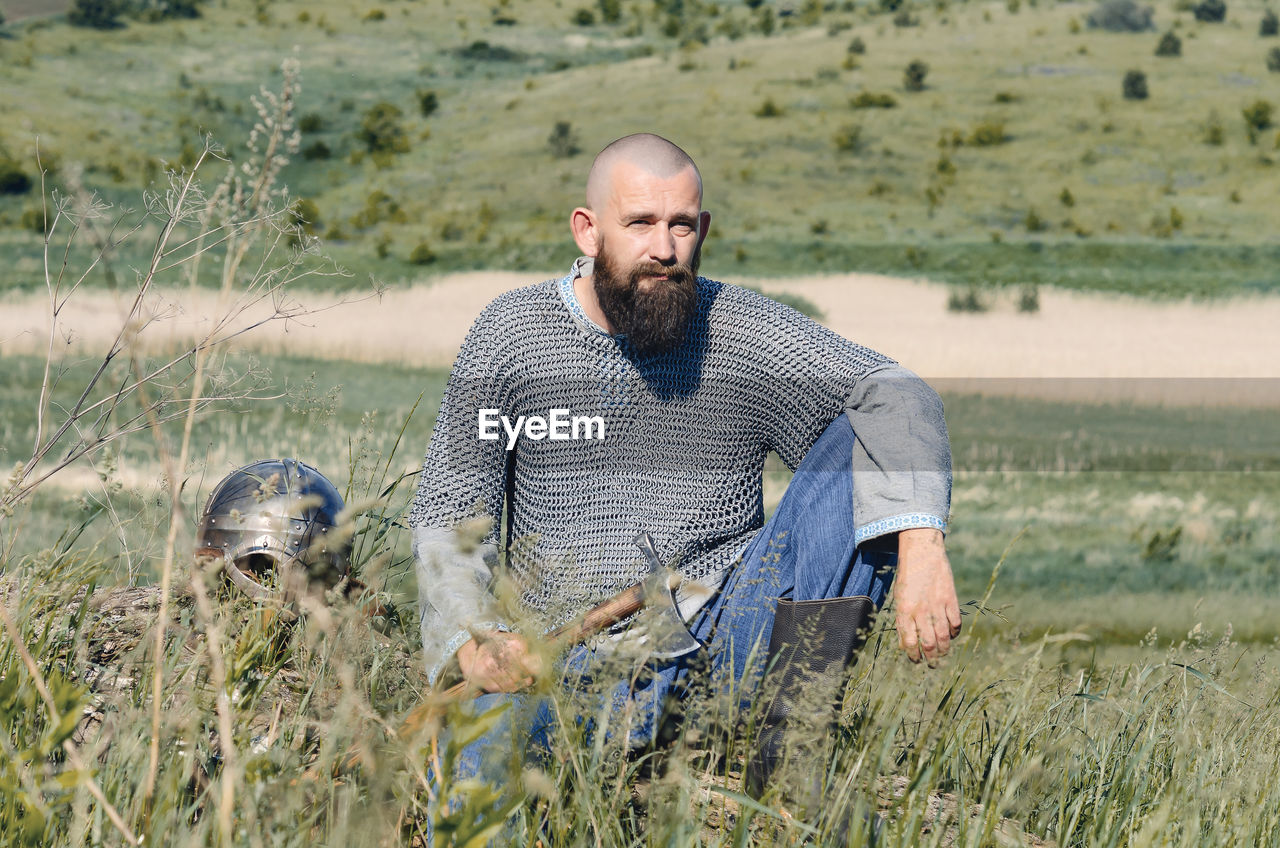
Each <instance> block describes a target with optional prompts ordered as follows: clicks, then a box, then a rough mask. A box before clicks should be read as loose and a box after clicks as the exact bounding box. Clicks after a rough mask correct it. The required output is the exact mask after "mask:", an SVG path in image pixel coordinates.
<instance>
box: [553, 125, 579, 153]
mask: <svg viewBox="0 0 1280 848" xmlns="http://www.w3.org/2000/svg"><path fill="white" fill-rule="evenodd" d="M547 147H549V148H551V155H552V156H554V157H556V158H557V159H568V158H570V157H571V156H577V155H578V154H579V153H581V152H582V147H581V145H579V144H578V134H577V133H575V132H574V131H573V124H571V123H569V122H568V121H556V125H555V126H554V127H553V128H552V129H551V135H549V136H547Z"/></svg>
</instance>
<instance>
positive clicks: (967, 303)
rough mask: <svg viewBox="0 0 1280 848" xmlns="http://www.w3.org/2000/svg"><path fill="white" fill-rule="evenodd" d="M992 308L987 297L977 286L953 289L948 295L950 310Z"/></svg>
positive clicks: (963, 310) (974, 310)
mask: <svg viewBox="0 0 1280 848" xmlns="http://www.w3.org/2000/svg"><path fill="white" fill-rule="evenodd" d="M990 308H991V307H990V306H989V305H988V304H987V301H986V299H985V298H983V297H982V295H981V294H979V293H978V288H977V286H969V287H968V288H966V289H964V290H960V289H952V290H951V293H950V294H949V295H947V311H948V312H986V311H987V310H988V309H990Z"/></svg>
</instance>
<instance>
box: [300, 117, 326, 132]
mask: <svg viewBox="0 0 1280 848" xmlns="http://www.w3.org/2000/svg"><path fill="white" fill-rule="evenodd" d="M322 129H324V116H323V115H321V114H319V113H318V112H308V113H307V114H305V115H303V116H302V117H301V118H299V119H298V132H304V133H314V132H320V130H322Z"/></svg>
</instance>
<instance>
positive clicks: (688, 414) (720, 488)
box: [410, 278, 945, 641]
mask: <svg viewBox="0 0 1280 848" xmlns="http://www.w3.org/2000/svg"><path fill="white" fill-rule="evenodd" d="M570 279H571V278H570ZM568 282H569V281H566V280H561V281H557V280H548V281H546V282H543V283H539V284H536V285H533V286H529V287H527V288H521V289H517V290H513V291H510V292H507V293H506V294H504V295H502V296H500V297H498V298H497V299H496V300H495V301H493V302H492V303H491V304H490V305H489V306H488V307H487V308H486V309H485V310H484V311H483V312H482V314H481V315H480V316H479V318H478V319H477V320H476V322H475V324H474V326H473V327H472V329H471V331H470V333H469V335H468V336H467V338H466V341H465V342H464V343H463V346H462V348H461V351H460V353H459V354H458V359H457V362H456V363H455V365H454V368H453V372H452V374H451V376H450V379H449V382H448V385H447V387H446V389H445V394H444V399H443V402H442V404H441V408H440V414H439V418H438V419H437V421H436V425H435V430H434V433H433V435H432V439H431V443H430V446H429V448H428V450H427V455H426V461H425V463H424V465H423V472H422V478H421V482H420V485H419V489H418V493H417V496H416V498H415V499H414V502H413V505H412V508H411V511H410V522H411V524H412V525H413V526H414V527H415V528H440V529H444V530H447V529H450V528H453V527H454V526H455V525H456V524H458V523H459V522H460V521H463V520H466V519H469V518H473V517H475V516H476V515H478V514H483V515H489V516H492V517H494V518H495V521H494V523H493V529H492V530H491V531H490V533H489V535H488V538H487V539H486V540H485V541H486V542H487V543H489V544H496V543H498V541H499V533H498V527H499V524H500V522H499V521H497V520H496V519H497V517H499V516H501V514H502V508H503V502H504V498H505V496H506V493H507V491H508V488H509V490H510V492H511V495H512V503H511V504H510V505H509V507H508V510H509V511H508V519H507V520H508V522H509V537H508V539H509V540H510V541H511V542H512V544H511V548H510V550H509V551H508V556H507V563H506V565H507V569H508V571H509V573H510V575H511V576H512V577H514V579H515V581H516V585H517V586H518V587H519V592H520V598H521V601H522V603H523V604H524V605H525V606H526V607H527V608H528V609H529V610H530V611H532V612H533V613H535V614H536V616H537V617H538V618H540V619H541V620H543V621H544V622H545V623H546V626H548V627H551V626H555V625H557V624H560V623H563V622H564V621H566V620H568V619H570V618H571V617H572V616H574V615H576V614H579V613H581V612H582V611H584V610H585V609H587V608H589V607H590V606H591V605H592V604H595V603H597V602H599V601H601V600H604V599H606V598H609V597H610V596H612V595H614V594H616V593H618V592H620V591H622V590H623V589H625V588H626V587H628V586H630V585H631V584H633V583H635V582H636V581H637V580H640V579H642V578H643V576H644V575H645V573H646V571H645V566H644V564H643V562H642V561H641V558H640V554H639V552H638V551H637V549H636V548H635V546H634V545H633V543H632V540H633V539H634V537H635V536H636V534H637V533H638V532H639V531H641V530H647V531H649V532H650V533H651V534H652V535H653V538H654V540H655V542H656V544H657V546H658V550H659V552H660V554H661V555H662V557H663V559H664V560H666V561H668V562H672V563H674V565H675V567H676V569H677V570H678V571H679V572H681V573H682V574H683V575H684V576H685V577H686V578H688V579H691V580H693V581H696V582H698V583H700V584H703V585H705V586H708V587H711V588H715V587H716V586H718V585H719V584H720V582H721V580H722V579H723V576H724V574H725V572H726V570H727V569H728V568H729V567H730V566H731V565H732V564H733V561H734V559H735V557H737V556H738V554H739V553H740V552H741V551H742V550H743V549H744V547H745V545H746V543H747V541H748V540H749V539H750V537H751V535H752V534H753V533H755V532H756V531H757V530H758V529H759V528H760V527H761V526H762V525H763V522H764V509H763V503H762V488H761V473H762V470H763V467H764V463H765V458H766V455H767V453H768V452H769V451H771V450H772V451H775V452H777V454H778V455H779V456H780V457H781V458H782V460H783V461H784V462H785V463H786V464H787V466H788V467H790V468H792V469H794V468H795V467H796V465H797V464H798V463H799V462H800V460H801V459H802V458H803V457H804V455H805V453H806V452H807V451H808V449H809V448H810V447H811V446H812V444H813V443H814V442H815V441H816V440H817V438H818V436H819V435H821V433H822V431H823V429H824V428H825V427H826V426H827V425H828V424H829V423H830V422H831V421H833V420H834V419H835V418H836V416H838V415H839V414H840V413H841V412H842V410H843V408H844V402H845V399H846V398H847V397H848V396H849V394H850V392H851V390H852V389H853V387H854V385H855V383H856V382H857V381H858V379H859V378H860V377H861V376H863V375H865V374H866V373H867V372H868V371H870V370H872V369H877V368H880V367H882V366H885V365H892V364H893V363H892V361H891V360H889V359H888V358H886V357H884V356H882V355H880V354H878V353H876V352H874V351H872V350H869V349H867V348H865V347H861V346H859V345H856V344H854V343H852V342H850V341H848V340H846V339H844V338H841V337H840V336H838V335H836V334H835V333H833V332H831V331H829V330H827V329H826V328H825V327H822V326H821V325H819V324H818V323H817V322H815V321H812V320H810V319H809V318H807V317H805V316H804V315H802V314H801V313H799V312H797V311H796V310H794V309H791V308H789V307H786V306H783V305H781V304H779V303H777V302H775V301H773V300H770V299H769V298H767V297H764V296H763V295H760V294H758V293H756V292H753V291H750V290H747V289H743V288H740V287H738V286H733V285H728V284H724V283H719V282H715V281H712V280H707V279H705V278H699V279H698V306H697V309H696V312H695V315H694V317H693V319H692V323H691V325H690V328H689V335H688V339H687V341H686V343H685V344H683V345H681V346H680V347H678V348H677V349H676V350H674V351H672V352H669V353H666V354H660V355H655V356H649V357H640V356H637V355H636V354H635V352H634V351H633V350H632V349H631V348H630V347H629V345H628V343H627V341H626V339H625V337H622V336H610V335H608V334H606V333H604V332H603V331H601V330H600V329H599V328H598V327H595V325H594V324H592V323H591V322H589V321H588V320H587V319H586V317H585V315H582V314H581V308H580V307H579V306H578V305H577V302H576V300H574V299H573V298H572V297H571V296H570V297H569V302H567V301H566V298H565V297H564V296H562V294H561V291H560V287H561V286H564V285H566V284H567V283H568ZM575 309H576V311H577V312H578V314H575ZM485 408H493V409H500V410H501V412H502V414H504V415H506V416H507V417H508V418H510V419H511V421H512V422H514V421H515V419H516V416H518V415H537V416H543V417H549V415H550V411H551V410H553V409H567V410H568V411H569V413H570V414H572V415H582V416H596V415H598V416H601V417H602V418H603V419H604V420H605V438H604V439H603V440H602V441H596V440H565V441H552V440H549V439H543V440H540V441H534V440H531V439H528V438H524V437H522V438H521V439H520V441H519V442H518V444H517V446H516V448H515V449H514V450H513V451H511V453H510V454H508V452H507V450H506V443H507V436H506V433H505V432H502V433H501V438H500V439H499V440H497V441H482V440H480V439H479V438H478V433H477V421H478V414H479V411H480V410H481V409H485ZM508 474H510V475H511V477H510V479H508ZM943 514H944V515H945V512H944V513H943ZM422 573H423V572H421V571H420V575H421V574H422ZM422 594H423V597H424V599H427V598H430V599H431V600H430V603H431V605H432V606H433V607H436V609H437V614H438V615H441V616H443V617H444V618H446V619H456V620H457V621H467V620H468V618H467V615H468V613H467V612H466V611H461V612H460V611H458V610H450V609H447V607H448V606H449V605H450V604H457V603H466V602H467V601H466V599H462V598H454V599H448V598H440V597H438V596H433V595H432V587H430V586H426V587H423V588H422ZM704 594H705V593H704ZM480 614H481V613H480V611H479V610H476V611H474V615H475V616H479V615H480ZM424 615H425V613H424ZM472 620H474V619H472ZM464 626H465V625H464ZM428 629H430V628H429V627H428V622H427V621H426V620H425V619H424V637H425V636H427V630H428ZM449 635H450V634H449V633H443V634H439V636H440V638H441V641H443V639H445V638H448V636H449Z"/></svg>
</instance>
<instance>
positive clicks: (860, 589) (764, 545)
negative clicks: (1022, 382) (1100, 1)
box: [456, 415, 897, 779]
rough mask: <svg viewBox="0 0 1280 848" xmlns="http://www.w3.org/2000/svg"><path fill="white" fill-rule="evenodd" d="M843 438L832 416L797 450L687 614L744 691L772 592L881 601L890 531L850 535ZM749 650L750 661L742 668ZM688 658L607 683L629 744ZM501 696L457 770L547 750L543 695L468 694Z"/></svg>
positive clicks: (586, 654) (576, 668) (646, 733)
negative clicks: (763, 517)
mask: <svg viewBox="0 0 1280 848" xmlns="http://www.w3.org/2000/svg"><path fill="white" fill-rule="evenodd" d="M853 445H854V436H853V428H852V426H851V425H850V423H849V420H848V418H846V417H845V416H843V415H841V416H840V417H839V418H837V419H836V420H835V421H834V422H833V423H832V424H831V425H830V426H828V427H827V429H826V430H825V431H824V432H823V434H822V435H821V436H820V437H819V439H818V441H817V442H815V443H814V445H813V447H812V448H811V449H810V450H809V452H808V454H806V455H805V458H804V460H803V461H802V462H801V463H800V466H799V467H798V468H797V469H796V473H795V475H794V477H792V480H791V483H790V485H788V486H787V490H786V493H785V494H784V495H783V497H782V500H781V501H780V502H779V503H778V508H777V509H776V510H775V511H774V513H773V516H772V517H771V518H770V519H769V521H768V522H767V523H766V524H765V526H764V527H763V528H761V530H760V531H759V532H758V533H757V534H756V535H755V536H754V537H753V538H752V540H751V542H750V543H749V544H748V545H747V548H746V550H745V551H744V552H743V554H742V557H741V559H740V561H739V562H738V563H737V564H736V565H735V566H734V568H733V570H732V572H731V573H730V574H729V576H728V578H727V579H726V581H725V583H724V585H723V586H722V587H721V588H720V590H719V591H718V592H717V593H716V595H715V597H713V598H712V599H711V600H710V601H708V602H707V604H705V605H704V606H703V607H702V609H701V610H699V612H698V613H697V614H696V615H695V616H694V617H693V619H692V621H690V622H689V629H690V630H691V631H692V633H693V635H694V636H695V637H696V638H697V639H698V641H699V642H702V643H703V644H704V645H706V646H707V650H708V657H707V659H709V661H710V672H711V674H712V675H713V676H715V677H717V678H718V679H720V680H723V681H729V680H731V681H732V682H733V683H734V684H735V685H736V687H737V691H739V692H741V693H742V694H743V696H744V697H749V696H750V694H751V692H752V690H753V688H754V686H755V685H756V684H757V683H758V680H759V677H760V670H761V669H762V667H763V654H764V651H765V647H766V646H767V645H768V643H769V634H770V632H771V631H772V629H773V617H774V611H775V609H776V604H777V601H778V599H779V598H790V599H792V600H796V601H810V600H823V599H828V598H840V597H850V596H854V595H867V596H870V597H871V599H872V601H873V602H874V603H875V605H876V607H877V608H879V607H880V606H881V605H882V604H883V603H884V600H885V596H886V594H887V593H888V591H889V586H890V584H891V582H892V580H893V571H894V567H895V566H896V564H897V546H896V537H895V538H894V539H893V540H871V541H869V542H867V543H864V544H863V545H862V546H858V545H856V544H855V542H854V526H853V474H852V456H853ZM753 651H755V654H756V658H757V661H756V662H755V663H752V664H751V665H750V666H749V665H748V659H749V657H750V656H751V655H752V652H753ZM595 664H596V663H595V662H594V658H593V655H592V653H591V651H590V650H589V649H588V648H587V647H586V646H582V645H579V646H578V647H577V648H575V649H574V650H572V651H571V652H570V653H569V655H568V657H567V658H566V660H565V665H566V668H567V669H569V670H570V671H571V674H572V673H576V674H581V675H590V674H591V669H592V667H593V666H594V665H595ZM606 665H607V664H606ZM690 665H691V664H690V662H689V661H688V660H687V659H685V660H673V661H669V662H667V663H665V664H660V665H657V666H656V667H653V668H651V669H650V673H649V674H646V675H645V676H644V678H645V679H644V683H643V684H642V685H636V684H635V683H633V682H632V681H625V682H622V683H619V684H618V685H617V686H616V687H615V688H614V690H613V698H612V700H613V703H614V705H615V706H618V707H621V706H622V705H623V704H625V703H626V702H627V701H631V702H632V703H633V704H634V705H635V708H636V709H635V711H634V714H633V715H634V718H633V724H632V726H631V728H630V730H629V733H630V738H631V740H633V742H639V743H643V742H645V741H648V739H649V738H651V737H652V735H653V733H654V732H655V731H656V729H657V723H658V718H659V716H660V714H661V711H662V708H663V705H664V702H665V701H666V700H667V698H668V696H669V695H671V694H673V692H676V691H678V689H677V687H679V686H680V685H681V684H682V683H683V682H684V679H685V678H686V677H687V676H688V673H689V670H690ZM703 666H704V667H705V663H703ZM504 700H510V701H511V704H510V708H509V709H508V711H507V716H508V717H509V719H508V720H507V721H503V722H501V723H499V724H498V725H497V726H495V727H494V728H493V729H492V730H490V731H489V732H488V733H487V734H485V735H484V736H482V737H480V738H479V739H477V740H476V741H474V742H472V743H471V744H470V745H468V746H467V747H466V748H465V749H464V750H463V751H462V752H461V754H460V756H459V758H458V769H457V771H458V774H457V775H456V777H457V778H459V779H462V778H468V777H477V776H479V777H491V778H493V779H500V778H501V777H502V773H501V772H500V771H498V770H500V769H505V768H506V767H507V764H508V763H509V762H510V752H511V750H512V748H511V745H512V744H520V740H521V738H523V740H525V744H527V750H529V751H530V752H537V751H539V750H547V749H548V743H549V734H550V732H551V731H552V730H553V729H554V723H553V718H552V715H551V711H550V708H549V705H548V704H547V703H546V702H545V701H541V700H537V699H531V698H528V697H526V696H522V695H506V694H500V693H499V694H491V695H484V696H481V697H480V698H477V699H476V702H475V704H474V707H473V709H475V710H476V711H477V712H482V711H485V710H488V709H490V708H492V707H494V706H496V705H498V704H500V703H502V702H503V701H504Z"/></svg>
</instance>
